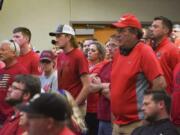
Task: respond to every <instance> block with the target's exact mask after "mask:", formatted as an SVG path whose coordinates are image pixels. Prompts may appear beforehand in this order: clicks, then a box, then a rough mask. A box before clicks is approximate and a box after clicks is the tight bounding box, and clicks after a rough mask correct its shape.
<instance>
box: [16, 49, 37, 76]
mask: <svg viewBox="0 0 180 135" xmlns="http://www.w3.org/2000/svg"><path fill="white" fill-rule="evenodd" d="M18 61H19V63H21V64H22V65H23V66H24V67H25V68H26V69H27V71H28V72H29V74H34V75H40V74H41V68H40V66H39V55H38V54H37V53H35V52H33V51H32V50H31V51H30V52H28V53H27V54H25V55H20V56H19V57H18Z"/></svg>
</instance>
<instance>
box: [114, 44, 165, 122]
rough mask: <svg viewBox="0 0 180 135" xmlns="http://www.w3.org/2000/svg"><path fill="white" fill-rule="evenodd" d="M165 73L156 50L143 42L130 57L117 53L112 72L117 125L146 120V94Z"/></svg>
mask: <svg viewBox="0 0 180 135" xmlns="http://www.w3.org/2000/svg"><path fill="white" fill-rule="evenodd" d="M162 74H163V73H162V69H161V67H160V64H159V62H158V60H157V58H156V56H155V54H154V52H153V50H152V49H151V48H150V47H149V46H147V45H145V44H144V43H142V42H139V43H138V44H137V45H136V46H135V47H134V49H133V50H132V52H131V53H130V54H129V55H128V56H123V55H121V54H120V53H119V51H117V52H116V54H115V56H114V59H113V64H112V72H111V110H112V112H113V114H114V116H115V120H114V123H116V124H128V123H131V122H134V121H137V120H139V119H142V118H143V113H142V112H141V111H140V110H141V106H142V100H143V95H144V91H145V90H147V89H148V88H149V87H150V82H152V81H153V80H154V79H155V78H156V77H158V76H159V75H162Z"/></svg>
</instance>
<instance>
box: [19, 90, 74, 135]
mask: <svg viewBox="0 0 180 135" xmlns="http://www.w3.org/2000/svg"><path fill="white" fill-rule="evenodd" d="M18 108H19V109H20V110H21V111H23V112H26V113H27V129H28V134H29V135H75V134H74V133H73V132H72V131H71V130H70V129H69V128H68V127H67V126H66V120H67V118H68V117H69V106H68V104H67V101H66V100H65V98H64V97H63V96H62V95H58V94H55V93H53V94H52V93H43V94H41V95H37V96H35V97H34V99H33V100H31V101H30V102H29V104H25V105H20V106H18Z"/></svg>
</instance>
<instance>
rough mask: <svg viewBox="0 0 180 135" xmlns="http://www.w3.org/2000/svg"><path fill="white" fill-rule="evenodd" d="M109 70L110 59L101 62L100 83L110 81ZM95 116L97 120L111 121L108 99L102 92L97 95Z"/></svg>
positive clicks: (110, 67)
mask: <svg viewBox="0 0 180 135" xmlns="http://www.w3.org/2000/svg"><path fill="white" fill-rule="evenodd" d="M111 70H112V61H109V62H106V63H103V67H102V69H101V71H100V73H99V74H98V75H99V77H100V78H101V82H102V83H110V78H111ZM97 117H98V119H99V120H104V121H111V110H110V100H109V99H107V98H106V97H105V96H104V95H102V94H100V95H99V104H98V111H97Z"/></svg>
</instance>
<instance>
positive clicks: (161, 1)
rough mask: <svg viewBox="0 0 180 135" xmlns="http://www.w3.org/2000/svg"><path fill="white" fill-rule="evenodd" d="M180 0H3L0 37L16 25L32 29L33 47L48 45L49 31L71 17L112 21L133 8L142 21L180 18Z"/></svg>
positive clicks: (0, 15)
mask: <svg viewBox="0 0 180 135" xmlns="http://www.w3.org/2000/svg"><path fill="white" fill-rule="evenodd" d="M179 5H180V0H171V1H170V0H5V1H4V4H3V8H2V11H0V40H3V39H10V38H11V35H12V33H11V31H12V29H13V28H15V27H17V26H26V27H28V28H30V29H31V31H32V44H33V46H35V48H36V49H40V50H43V49H49V48H50V47H51V44H50V41H51V37H49V36H48V33H49V32H50V31H54V30H55V29H56V27H57V25H58V24H59V23H70V22H71V21H115V20H117V19H118V18H119V16H120V15H122V14H123V13H125V12H132V13H134V14H136V15H137V17H138V18H139V19H140V20H141V21H143V22H149V21H152V19H153V17H154V16H157V15H164V16H167V17H169V18H170V19H172V20H173V21H176V22H180V15H179V12H178V9H179Z"/></svg>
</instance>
